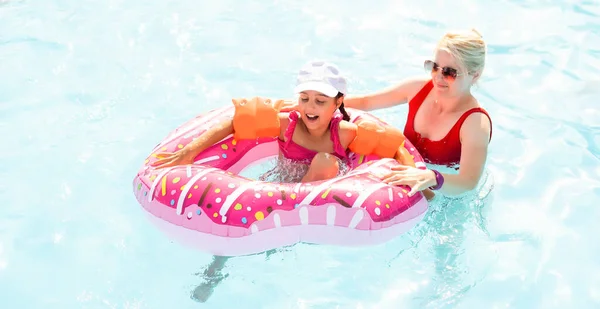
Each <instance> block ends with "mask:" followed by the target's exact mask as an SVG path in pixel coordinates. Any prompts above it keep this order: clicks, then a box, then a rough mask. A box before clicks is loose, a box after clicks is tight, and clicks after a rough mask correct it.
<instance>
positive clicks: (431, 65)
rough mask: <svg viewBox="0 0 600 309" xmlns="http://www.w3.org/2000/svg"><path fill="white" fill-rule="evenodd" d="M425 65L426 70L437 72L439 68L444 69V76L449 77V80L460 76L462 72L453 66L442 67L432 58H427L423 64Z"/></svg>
mask: <svg viewBox="0 0 600 309" xmlns="http://www.w3.org/2000/svg"><path fill="white" fill-rule="evenodd" d="M423 66H424V67H425V70H427V71H431V72H432V73H433V72H437V71H438V70H440V69H441V70H442V76H443V77H444V79H449V80H455V79H456V77H458V76H460V74H459V73H458V71H457V70H456V69H455V68H451V67H443V68H442V67H440V66H439V65H438V64H437V63H435V62H433V61H431V60H425V63H424V65H423Z"/></svg>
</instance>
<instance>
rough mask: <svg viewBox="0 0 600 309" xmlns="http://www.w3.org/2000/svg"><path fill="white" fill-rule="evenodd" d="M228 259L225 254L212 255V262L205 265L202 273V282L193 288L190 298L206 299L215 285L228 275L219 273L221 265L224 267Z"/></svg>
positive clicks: (201, 300)
mask: <svg viewBox="0 0 600 309" xmlns="http://www.w3.org/2000/svg"><path fill="white" fill-rule="evenodd" d="M228 259H229V257H227V256H216V255H215V256H214V257H213V260H212V262H211V263H210V265H208V267H206V269H205V270H204V273H203V274H202V277H203V279H204V282H202V284H200V285H199V286H197V287H196V288H195V289H194V291H193V292H192V295H191V298H192V299H194V300H196V301H199V302H202V303H204V302H206V301H207V300H208V298H209V297H210V296H211V295H212V293H213V291H214V289H215V288H216V287H217V285H218V284H219V283H220V282H221V281H223V279H225V278H227V276H228V275H227V274H225V275H223V274H221V271H222V270H223V267H225V262H227V260H228ZM198 275H199V273H198Z"/></svg>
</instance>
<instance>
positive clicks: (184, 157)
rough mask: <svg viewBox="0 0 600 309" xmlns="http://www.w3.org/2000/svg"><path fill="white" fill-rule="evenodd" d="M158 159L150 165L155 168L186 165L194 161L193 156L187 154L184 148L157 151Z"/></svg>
mask: <svg viewBox="0 0 600 309" xmlns="http://www.w3.org/2000/svg"><path fill="white" fill-rule="evenodd" d="M156 157H157V158H158V160H156V161H155V162H153V163H152V164H151V165H152V166H153V167H156V168H163V167H169V166H175V165H186V164H192V163H194V158H193V157H192V156H191V155H189V153H188V152H187V151H185V150H184V149H182V150H179V151H176V152H161V153H157V154H156Z"/></svg>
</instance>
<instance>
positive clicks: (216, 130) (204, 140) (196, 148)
mask: <svg viewBox="0 0 600 309" xmlns="http://www.w3.org/2000/svg"><path fill="white" fill-rule="evenodd" d="M231 134H233V120H231V119H228V120H225V121H223V122H221V123H219V124H217V125H215V126H213V127H212V128H210V129H208V130H207V131H206V132H204V133H203V134H202V135H200V136H199V137H198V138H196V139H195V140H193V141H192V142H191V143H189V144H187V145H186V146H185V147H183V148H182V149H180V150H178V151H176V152H174V153H169V152H164V153H158V154H156V155H157V157H158V158H159V159H158V160H156V161H155V162H154V163H152V166H154V167H156V168H163V167H169V166H174V165H185V164H192V163H194V158H195V157H196V156H197V155H198V154H199V153H201V152H202V151H204V150H205V149H206V148H208V147H210V146H212V145H214V144H216V143H217V142H219V141H221V140H222V139H224V138H226V137H227V136H229V135H231Z"/></svg>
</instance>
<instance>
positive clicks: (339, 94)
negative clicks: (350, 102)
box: [335, 92, 350, 121]
mask: <svg viewBox="0 0 600 309" xmlns="http://www.w3.org/2000/svg"><path fill="white" fill-rule="evenodd" d="M343 96H344V94H343V93H341V92H338V94H337V95H336V96H335V99H336V100H337V99H339V98H341V97H343ZM339 109H340V112H341V113H342V115H343V116H344V120H346V121H350V115H348V113H347V112H346V108H344V101H342V104H340V107H339Z"/></svg>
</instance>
